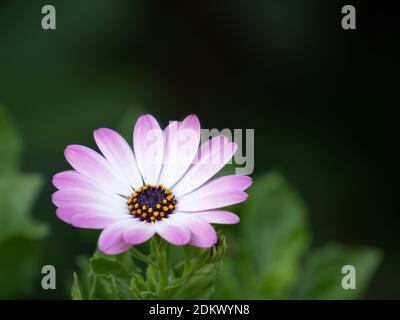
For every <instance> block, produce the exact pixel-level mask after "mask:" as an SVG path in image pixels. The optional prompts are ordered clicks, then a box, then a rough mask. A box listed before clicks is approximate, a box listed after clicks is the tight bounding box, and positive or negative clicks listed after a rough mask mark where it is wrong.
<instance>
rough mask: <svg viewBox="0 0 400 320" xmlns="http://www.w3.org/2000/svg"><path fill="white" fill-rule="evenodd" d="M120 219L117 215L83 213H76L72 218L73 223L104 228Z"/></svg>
mask: <svg viewBox="0 0 400 320" xmlns="http://www.w3.org/2000/svg"><path fill="white" fill-rule="evenodd" d="M127 218H128V217H127ZM120 219H121V218H119V217H118V216H115V215H103V214H90V213H83V214H76V215H74V216H73V217H72V218H71V225H73V226H74V227H78V228H86V229H104V228H106V227H108V226H109V225H111V224H113V223H114V222H116V221H118V220H120Z"/></svg>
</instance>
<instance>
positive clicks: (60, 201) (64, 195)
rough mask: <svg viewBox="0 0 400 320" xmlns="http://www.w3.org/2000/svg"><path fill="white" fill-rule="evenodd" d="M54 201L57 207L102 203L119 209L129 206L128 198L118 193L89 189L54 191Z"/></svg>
mask: <svg viewBox="0 0 400 320" xmlns="http://www.w3.org/2000/svg"><path fill="white" fill-rule="evenodd" d="M52 201H53V203H54V204H55V205H56V206H57V207H61V206H69V205H87V204H100V205H106V206H110V207H112V208H115V209H117V210H122V209H123V208H124V207H125V208H127V204H126V200H124V199H123V198H122V197H120V196H118V195H113V194H106V193H100V192H95V191H91V190H88V189H64V190H59V191H57V192H55V193H53V196H52Z"/></svg>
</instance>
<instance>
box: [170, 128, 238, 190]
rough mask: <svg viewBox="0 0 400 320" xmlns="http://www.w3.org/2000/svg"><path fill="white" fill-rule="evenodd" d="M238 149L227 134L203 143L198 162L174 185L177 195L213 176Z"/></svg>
mask: <svg viewBox="0 0 400 320" xmlns="http://www.w3.org/2000/svg"><path fill="white" fill-rule="evenodd" d="M236 150H237V145H236V144H235V143H230V142H229V141H228V138H226V137H225V136H218V137H215V138H213V139H211V140H208V141H207V142H205V143H203V144H202V145H201V147H200V149H199V152H198V156H197V159H198V160H197V162H196V163H195V164H193V165H192V167H191V168H190V169H189V170H188V171H187V172H186V173H185V175H184V176H183V177H182V179H181V180H179V181H178V182H177V183H176V185H175V186H173V187H172V191H173V192H174V194H175V195H176V196H182V195H185V194H187V193H189V192H191V191H193V190H194V189H196V188H198V187H199V186H201V185H202V184H204V183H205V182H207V181H208V180H209V179H210V178H212V177H213V176H214V175H215V174H216V173H217V172H218V171H219V170H221V169H222V168H223V167H224V165H225V164H227V163H228V161H229V160H230V159H231V158H232V156H233V154H234V153H235V152H236Z"/></svg>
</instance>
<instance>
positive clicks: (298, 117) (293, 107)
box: [0, 0, 400, 298]
mask: <svg viewBox="0 0 400 320" xmlns="http://www.w3.org/2000/svg"><path fill="white" fill-rule="evenodd" d="M45 4H52V5H54V6H55V7H56V10H57V29H56V30H54V31H45V30H42V29H41V19H42V14H41V8H42V6H43V5H45ZM356 4H357V5H358V6H357V5H356V8H357V22H358V29H357V30H356V31H344V30H342V29H341V28H340V19H341V14H340V8H341V5H342V4H341V3H340V2H337V1H332V2H325V1H318V0H311V1H307V3H304V2H300V1H294V0H288V1H279V0H265V1H254V2H248V1H239V0H234V1H229V2H227V1H195V2H190V3H189V2H185V1H161V0H159V1H155V0H152V1H128V0H123V1H114V2H111V1H105V0H96V1H95V0H85V1H78V0H70V1H50V2H49V1H29V2H27V1H20V0H14V1H1V2H0V102H1V103H2V104H3V105H4V106H6V107H7V110H8V112H9V113H10V115H11V117H12V119H13V120H14V122H15V123H16V127H17V128H16V130H17V131H18V132H19V133H20V136H21V140H22V141H23V149H22V150H23V151H22V155H21V167H22V171H23V172H25V173H36V174H40V175H41V176H42V177H43V179H42V181H43V188H42V189H41V191H40V194H39V198H38V201H37V202H36V203H35V205H34V208H33V210H32V212H33V216H34V218H35V219H36V220H38V221H41V222H44V223H46V224H47V226H48V227H49V228H48V229H49V234H48V236H47V237H46V238H43V240H42V241H40V256H39V260H38V265H43V264H51V265H54V266H55V267H56V268H57V279H58V281H57V285H58V287H57V290H56V291H55V292H54V291H43V290H41V288H40V274H38V275H37V280H35V281H36V282H34V283H33V285H32V287H33V288H32V290H31V291H30V292H26V293H24V294H21V295H20V297H34V298H64V297H69V288H70V284H71V281H72V272H73V271H74V270H76V269H77V265H76V256H77V255H81V254H89V255H90V254H91V253H92V252H93V249H94V248H93V241H94V238H95V236H96V235H95V233H93V232H90V231H83V232H82V231H79V230H77V229H74V228H72V227H70V226H68V225H66V224H64V223H62V222H61V221H59V220H58V219H57V218H56V216H55V209H54V207H53V205H52V204H51V201H50V197H51V193H52V192H53V190H54V189H53V187H52V185H51V183H50V182H51V177H52V175H53V174H54V173H56V172H58V171H62V170H65V169H66V168H68V166H67V163H66V161H65V160H64V157H63V149H64V148H65V146H66V145H68V144H72V143H79V144H84V145H89V146H94V142H93V139H92V132H93V130H94V129H95V128H98V127H102V126H106V127H111V128H116V127H117V126H118V125H119V124H120V122H121V120H122V119H123V118H124V117H127V119H131V118H130V116H129V117H128V116H126V115H127V114H130V113H129V110H133V111H132V112H131V113H140V112H141V111H145V112H150V113H152V114H154V115H155V116H156V117H157V118H158V119H160V121H161V123H162V124H163V125H166V124H167V123H168V120H170V119H177V118H178V119H180V118H183V116H185V115H187V114H190V113H196V114H198V115H199V117H200V119H201V121H202V125H203V127H206V128H219V129H223V128H254V129H255V132H256V135H255V137H256V138H255V139H256V145H255V146H256V147H255V152H256V153H255V172H254V177H255V179H256V181H257V177H261V176H263V175H264V173H266V172H269V171H270V170H278V171H279V172H280V173H281V174H282V175H283V176H284V177H285V178H286V180H288V181H290V183H291V185H293V186H294V188H295V189H297V190H298V193H299V194H300V196H301V198H302V199H303V200H304V202H305V203H306V204H307V207H308V212H309V220H310V229H311V230H312V233H313V238H312V246H313V247H319V246H321V245H323V244H325V243H327V242H340V243H346V244H348V245H356V246H357V245H367V246H373V247H377V248H380V249H381V250H382V251H383V254H384V259H383V262H382V264H381V265H380V267H379V269H378V271H377V274H376V276H375V277H374V278H373V280H372V282H371V285H370V286H369V288H368V291H367V294H366V295H365V297H367V298H399V297H400V286H399V285H398V283H396V281H395V279H397V278H398V276H397V272H398V270H399V268H400V252H399V250H398V245H399V244H400V238H399V233H398V226H399V223H400V216H399V214H398V203H397V202H398V201H396V199H397V197H398V193H397V189H398V188H397V184H398V181H399V179H398V178H399V175H398V160H399V155H398V151H397V145H398V142H397V135H396V133H397V126H398V124H397V122H398V121H397V118H396V117H395V107H396V106H398V103H397V102H398V98H397V95H398V94H397V92H396V90H397V91H398V74H399V71H400V70H399V64H398V62H397V61H396V60H395V57H398V56H399V55H398V54H399V47H398V43H397V42H396V38H395V35H397V36H398V34H399V33H398V31H399V27H398V25H394V20H391V19H388V17H387V16H383V13H385V14H389V13H390V12H391V10H390V9H388V7H387V5H386V4H385V3H383V4H382V6H380V7H377V8H373V7H372V6H371V7H369V5H368V4H366V3H364V4H363V5H362V6H361V4H358V2H356ZM392 11H393V10H392ZM127 112H128V113H127ZM245 219H246V217H245V213H244V214H243V215H242V221H244V220H245ZM232 228H235V227H232ZM43 236H44V231H43ZM37 270H39V271H40V268H39V269H37ZM0 285H3V284H0Z"/></svg>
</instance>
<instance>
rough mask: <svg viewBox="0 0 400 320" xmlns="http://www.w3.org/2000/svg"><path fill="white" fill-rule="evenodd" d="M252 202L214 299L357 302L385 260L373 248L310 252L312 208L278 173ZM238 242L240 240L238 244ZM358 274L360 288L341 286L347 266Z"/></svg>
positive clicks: (254, 191)
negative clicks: (353, 268) (309, 220)
mask: <svg viewBox="0 0 400 320" xmlns="http://www.w3.org/2000/svg"><path fill="white" fill-rule="evenodd" d="M249 196H250V197H249V199H248V201H247V202H246V203H244V204H243V205H241V206H239V207H237V208H236V209H237V210H236V212H239V214H240V216H241V218H242V222H241V223H240V224H239V231H240V232H239V235H235V236H233V237H232V239H230V240H229V244H232V245H231V246H230V247H229V248H228V252H229V254H228V255H227V256H226V257H225V258H224V268H223V271H222V274H221V277H220V278H219V281H218V284H217V291H216V293H215V295H214V298H220V299H223V298H225V299H226V298H229V299H290V298H305V299H324V298H326V299H333V298H334V299H348V298H357V297H360V296H361V294H362V293H363V292H364V290H365V289H366V286H367V284H368V281H369V280H370V277H371V276H372V274H373V272H374V271H375V269H376V267H377V265H378V264H379V261H380V254H379V252H378V251H377V250H376V249H373V248H351V247H341V246H328V247H326V248H324V249H320V250H317V251H315V252H311V253H309V254H307V255H308V256H309V258H308V259H307V261H306V263H305V265H304V266H303V264H302V258H303V256H305V255H306V253H307V251H308V249H309V245H310V239H311V234H310V229H309V226H308V223H307V209H306V206H305V204H304V203H303V201H302V199H301V198H300V197H299V195H298V194H297V192H296V191H295V190H294V188H293V187H292V186H291V185H290V184H289V183H288V182H287V181H285V179H284V178H283V177H282V176H281V175H279V174H277V173H270V174H268V175H264V176H262V177H258V178H257V179H256V181H255V183H254V185H253V186H252V187H251V189H250V190H249ZM235 239H238V240H236V241H235ZM347 264H349V265H353V266H354V267H355V268H356V270H357V289H356V290H344V289H342V287H341V280H342V278H343V276H344V275H343V274H342V273H341V268H342V266H344V265H347Z"/></svg>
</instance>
